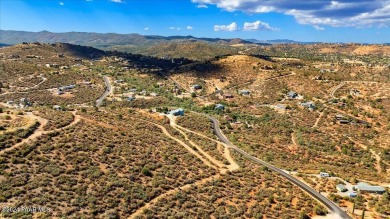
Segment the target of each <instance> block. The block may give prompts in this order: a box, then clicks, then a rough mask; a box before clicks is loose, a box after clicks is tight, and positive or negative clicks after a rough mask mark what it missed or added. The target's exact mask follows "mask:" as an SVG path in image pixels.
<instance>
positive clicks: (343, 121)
mask: <svg viewBox="0 0 390 219" xmlns="http://www.w3.org/2000/svg"><path fill="white" fill-rule="evenodd" d="M339 122H340V124H349V123H351V122H350V121H349V120H346V119H341V120H339Z"/></svg>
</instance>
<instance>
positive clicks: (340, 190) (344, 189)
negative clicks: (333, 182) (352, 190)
mask: <svg viewBox="0 0 390 219" xmlns="http://www.w3.org/2000/svg"><path fill="white" fill-rule="evenodd" d="M336 189H337V191H339V192H347V191H348V189H347V187H345V185H343V184H338V185H337V186H336Z"/></svg>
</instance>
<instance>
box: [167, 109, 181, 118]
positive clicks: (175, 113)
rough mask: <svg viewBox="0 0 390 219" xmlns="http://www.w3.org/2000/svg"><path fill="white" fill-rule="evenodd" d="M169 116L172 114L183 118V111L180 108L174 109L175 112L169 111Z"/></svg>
mask: <svg viewBox="0 0 390 219" xmlns="http://www.w3.org/2000/svg"><path fill="white" fill-rule="evenodd" d="M169 114H172V115H174V116H184V109H182V108H179V109H175V110H172V111H170V112H169Z"/></svg>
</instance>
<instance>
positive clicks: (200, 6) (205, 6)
mask: <svg viewBox="0 0 390 219" xmlns="http://www.w3.org/2000/svg"><path fill="white" fill-rule="evenodd" d="M196 7H197V8H208V7H207V5H205V4H199V5H197V6H196Z"/></svg>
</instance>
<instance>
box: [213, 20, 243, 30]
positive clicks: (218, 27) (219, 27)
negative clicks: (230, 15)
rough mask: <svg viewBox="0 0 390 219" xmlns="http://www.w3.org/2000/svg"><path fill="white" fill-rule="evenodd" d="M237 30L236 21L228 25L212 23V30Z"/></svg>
mask: <svg viewBox="0 0 390 219" xmlns="http://www.w3.org/2000/svg"><path fill="white" fill-rule="evenodd" d="M237 30H239V28H238V26H237V23H236V22H233V23H231V24H229V25H214V31H237Z"/></svg>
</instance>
